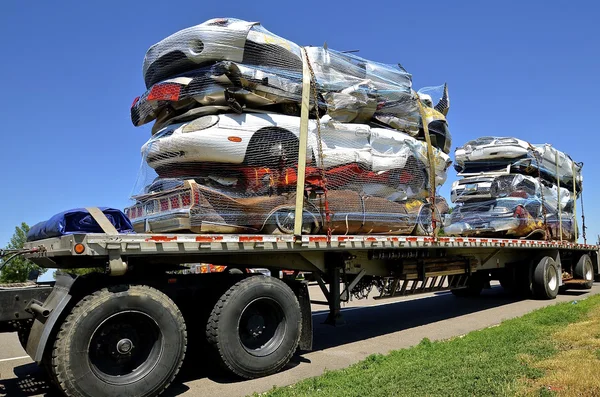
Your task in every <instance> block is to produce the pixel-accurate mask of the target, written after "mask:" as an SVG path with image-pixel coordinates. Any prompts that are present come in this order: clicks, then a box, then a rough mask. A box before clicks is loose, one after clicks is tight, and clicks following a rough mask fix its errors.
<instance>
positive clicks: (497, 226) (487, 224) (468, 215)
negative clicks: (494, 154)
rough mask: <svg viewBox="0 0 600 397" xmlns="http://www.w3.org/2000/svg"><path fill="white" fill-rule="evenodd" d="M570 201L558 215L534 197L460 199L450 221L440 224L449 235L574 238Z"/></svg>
mask: <svg viewBox="0 0 600 397" xmlns="http://www.w3.org/2000/svg"><path fill="white" fill-rule="evenodd" d="M572 205H573V203H572V201H571V203H570V207H567V208H566V209H565V210H563V211H562V212H561V213H560V215H559V213H558V211H556V210H554V209H553V208H551V207H550V206H548V205H547V204H546V203H545V202H544V201H543V200H542V199H541V198H538V197H531V198H525V197H512V196H510V197H502V198H497V199H491V200H484V201H468V202H463V203H461V204H460V205H458V206H456V207H455V208H454V209H453V211H452V215H451V217H450V224H449V225H446V226H445V227H444V232H445V233H446V234H447V235H449V236H480V237H486V236H487V237H515V238H532V239H541V240H544V239H546V238H548V239H554V240H561V239H562V240H566V241H574V240H575V231H576V223H575V218H574V215H573V212H572ZM561 230H562V238H561V235H560V231H561Z"/></svg>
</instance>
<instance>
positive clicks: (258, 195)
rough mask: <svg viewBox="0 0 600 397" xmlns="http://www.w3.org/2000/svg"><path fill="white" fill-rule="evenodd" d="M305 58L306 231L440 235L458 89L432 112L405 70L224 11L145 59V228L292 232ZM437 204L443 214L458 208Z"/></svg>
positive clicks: (141, 203)
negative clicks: (437, 224) (441, 191)
mask: <svg viewBox="0 0 600 397" xmlns="http://www.w3.org/2000/svg"><path fill="white" fill-rule="evenodd" d="M303 62H307V64H308V66H309V69H310V71H311V75H310V80H311V84H312V86H313V87H314V90H312V92H311V95H310V98H311V100H310V105H309V108H310V109H309V110H310V120H309V125H308V144H307V147H306V158H305V160H306V172H305V177H306V182H305V186H304V196H305V197H304V199H305V209H304V212H305V213H304V215H303V219H304V220H305V223H306V225H305V229H304V232H305V233H318V232H321V233H322V232H324V231H325V230H326V229H327V230H329V231H331V232H332V233H341V234H354V233H391V234H410V233H414V232H420V233H424V231H425V230H426V229H427V225H425V224H426V223H428V224H429V229H431V205H430V204H429V201H431V195H432V194H431V193H432V192H433V190H434V189H433V186H431V185H432V183H433V184H435V185H436V186H439V185H441V184H443V183H444V181H445V179H446V170H447V168H448V166H449V165H450V163H451V162H450V159H449V157H448V155H447V153H448V152H449V149H450V145H451V137H450V133H449V131H448V127H447V122H446V119H445V115H446V113H447V111H448V108H449V102H448V93H447V89H446V88H445V87H444V88H440V89H439V99H440V101H439V103H438V104H437V105H435V106H434V104H433V101H432V98H431V95H428V92H427V93H426V92H422V93H421V94H419V93H416V92H415V91H413V90H412V83H411V75H410V74H409V73H407V72H406V71H405V70H404V69H403V68H402V67H401V66H399V65H398V66H396V65H393V66H392V65H383V64H379V63H376V62H372V61H368V60H365V59H362V58H359V57H356V56H354V55H351V54H345V53H342V52H338V51H334V50H331V49H328V48H325V47H300V46H298V45H296V44H295V43H293V42H290V41H289V40H285V39H283V38H281V37H278V36H276V35H274V34H272V33H270V32H269V31H267V30H266V29H264V28H263V27H262V26H261V25H260V24H259V23H254V22H245V21H240V20H236V19H227V18H222V19H213V20H209V21H207V22H205V23H203V24H200V25H198V26H195V27H191V28H188V29H184V30H182V31H180V32H177V33H175V34H173V35H171V36H169V37H167V38H166V39H164V40H162V41H161V42H159V43H157V44H155V45H153V46H152V47H151V48H150V49H149V50H148V52H147V54H146V58H145V60H144V68H143V72H144V81H145V83H146V86H147V91H146V92H145V93H144V94H143V95H142V96H140V97H138V98H136V99H135V101H134V103H133V105H132V108H131V117H132V121H133V123H134V124H135V125H143V124H146V123H149V122H154V126H153V128H152V133H153V134H152V137H151V138H150V140H149V141H148V142H147V143H146V144H144V146H143V147H142V157H143V165H142V170H141V172H140V176H139V178H138V183H137V184H136V188H135V189H134V191H135V194H134V197H133V199H134V200H135V201H136V202H135V204H134V205H133V206H131V207H130V208H128V209H127V210H126V213H127V214H128V216H129V217H130V218H131V220H132V222H133V224H134V227H135V228H136V230H137V231H146V232H151V231H157V232H158V231H160V232H167V231H176V230H192V231H196V232H202V233H204V232H236V233H258V232H269V233H291V232H292V231H291V229H290V227H289V225H290V223H291V225H292V226H293V223H294V221H293V219H294V216H295V207H294V203H295V195H296V182H297V180H298V175H297V174H298V159H299V155H300V153H301V152H302V151H301V150H300V147H299V137H300V117H299V115H300V107H301V101H302V85H303V78H304V75H303V67H304V65H303ZM420 107H421V109H420ZM421 114H424V115H425V122H426V123H427V127H428V130H429V138H430V141H431V143H432V145H433V156H432V157H431V159H432V160H433V161H432V164H431V166H430V164H429V163H430V157H429V155H428V150H427V143H426V139H425V138H426V137H425V135H424V131H425V128H424V127H423V120H422V118H421V116H420V115H421ZM432 171H433V173H434V174H435V175H434V177H433V178H430V173H431V172H432ZM439 201H440V202H439V205H436V210H435V211H434V213H438V212H440V210H442V211H443V210H446V209H447V205H446V204H445V201H443V200H442V199H440V200H439ZM427 219H428V220H427ZM419 222H421V225H419ZM273 225H276V227H275V226H273ZM292 228H293V227H292ZM429 229H428V230H429Z"/></svg>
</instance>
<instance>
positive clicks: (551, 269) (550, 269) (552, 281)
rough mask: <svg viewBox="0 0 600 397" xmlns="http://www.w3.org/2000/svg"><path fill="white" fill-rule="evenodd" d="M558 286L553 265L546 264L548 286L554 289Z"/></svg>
mask: <svg viewBox="0 0 600 397" xmlns="http://www.w3.org/2000/svg"><path fill="white" fill-rule="evenodd" d="M556 287H558V274H557V272H556V268H555V267H554V266H548V288H550V290H551V291H554V290H555V289H556Z"/></svg>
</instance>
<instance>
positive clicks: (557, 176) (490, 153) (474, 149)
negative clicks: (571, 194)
mask: <svg viewBox="0 0 600 397" xmlns="http://www.w3.org/2000/svg"><path fill="white" fill-rule="evenodd" d="M454 155H455V162H454V168H455V169H456V171H457V172H458V173H459V174H461V175H463V176H466V175H473V174H481V173H487V172H490V171H498V170H501V169H504V170H506V172H509V173H510V172H513V173H521V174H526V175H531V176H533V177H541V178H543V179H544V180H546V181H547V182H549V183H558V182H559V180H560V186H561V187H564V188H567V189H569V190H572V189H573V170H575V181H576V190H577V192H580V191H581V184H582V182H583V178H582V176H581V167H582V164H581V163H576V162H574V161H573V160H572V159H571V157H569V155H567V154H565V153H563V152H561V151H559V150H557V149H555V148H554V147H552V145H549V144H547V143H546V144H540V145H531V144H529V143H528V142H526V141H524V140H521V139H517V138H502V137H482V138H478V139H475V140H473V141H469V142H467V143H466V144H465V145H463V146H462V147H459V148H457V149H456V150H455V152H454Z"/></svg>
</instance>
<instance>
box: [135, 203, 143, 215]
mask: <svg viewBox="0 0 600 397" xmlns="http://www.w3.org/2000/svg"><path fill="white" fill-rule="evenodd" d="M143 212H144V208H142V206H141V205H140V206H139V207H137V214H136V217H137V218H139V217H141V216H142V214H143Z"/></svg>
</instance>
